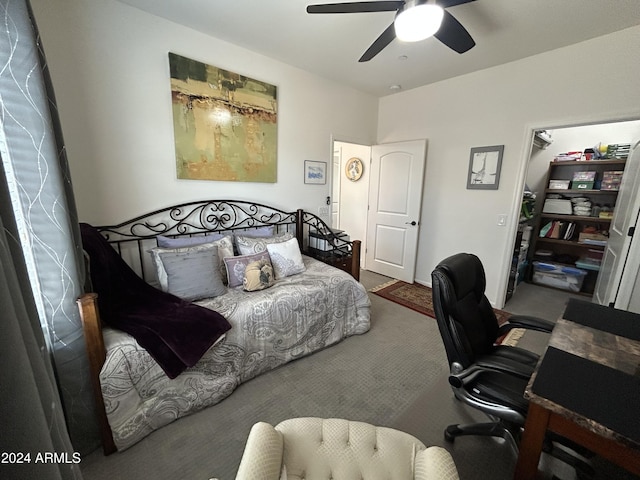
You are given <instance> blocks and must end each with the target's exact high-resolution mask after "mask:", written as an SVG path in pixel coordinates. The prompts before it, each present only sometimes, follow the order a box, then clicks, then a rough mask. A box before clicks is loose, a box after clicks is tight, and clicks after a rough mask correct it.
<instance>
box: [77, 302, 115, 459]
mask: <svg viewBox="0 0 640 480" xmlns="http://www.w3.org/2000/svg"><path fill="white" fill-rule="evenodd" d="M97 302H98V295H97V294H95V293H85V294H84V295H82V296H81V297H80V298H79V299H78V301H77V303H78V308H79V310H80V318H81V319H82V328H83V331H84V339H85V342H86V344H87V355H88V358H89V370H90V375H91V386H92V388H93V396H94V401H95V404H96V414H97V415H98V423H99V426H100V437H101V440H102V450H103V452H104V454H105V455H109V454H111V453H113V452H115V451H116V445H115V443H114V442H113V434H112V433H111V427H110V426H109V421H108V420H107V411H106V410H105V406H104V399H103V398H102V388H101V387H100V370H102V366H103V365H104V362H105V359H106V350H105V347H104V339H103V337H102V327H101V325H100V313H99V312H98V303H97Z"/></svg>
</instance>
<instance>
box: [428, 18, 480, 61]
mask: <svg viewBox="0 0 640 480" xmlns="http://www.w3.org/2000/svg"><path fill="white" fill-rule="evenodd" d="M434 37H436V38H437V39H438V40H440V41H441V42H442V43H444V44H445V45H446V46H447V47H449V48H451V49H452V50H455V51H456V52H458V53H464V52H466V51H468V50H471V49H472V48H473V47H474V46H475V44H476V42H475V41H474V40H473V38H471V35H469V32H467V29H466V28H464V27H463V26H462V24H461V23H460V22H459V21H458V20H456V19H455V18H454V16H453V15H451V14H450V13H449V12H447V11H446V10H445V12H444V18H443V19H442V25H441V26H440V29H439V30H438V31H437V32H436V33H435V34H434Z"/></svg>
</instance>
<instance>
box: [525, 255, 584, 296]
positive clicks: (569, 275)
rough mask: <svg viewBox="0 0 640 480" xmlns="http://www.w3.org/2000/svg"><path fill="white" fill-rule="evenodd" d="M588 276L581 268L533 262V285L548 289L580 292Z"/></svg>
mask: <svg viewBox="0 0 640 480" xmlns="http://www.w3.org/2000/svg"><path fill="white" fill-rule="evenodd" d="M586 275H587V272H586V271H585V270H581V269H580V268H573V267H566V266H564V265H556V264H555V263H543V262H533V283H537V284H539V285H545V286H547V287H555V288H560V289H562V290H568V291H570V292H579V291H580V289H581V288H582V282H583V281H584V277H585V276H586Z"/></svg>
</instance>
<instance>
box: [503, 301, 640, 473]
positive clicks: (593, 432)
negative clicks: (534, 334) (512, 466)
mask: <svg viewBox="0 0 640 480" xmlns="http://www.w3.org/2000/svg"><path fill="white" fill-rule="evenodd" d="M525 397H527V398H528V399H529V402H530V403H529V413H528V415H527V421H526V424H525V427H524V432H523V436H522V440H521V443H520V453H519V456H518V462H517V464H516V470H515V473H514V477H513V478H514V480H534V479H536V478H537V476H538V462H539V460H540V454H541V451H542V443H543V440H544V437H545V434H546V432H547V431H552V432H555V433H557V434H559V435H562V436H564V437H566V438H569V439H571V440H573V441H575V442H576V443H578V444H580V445H583V446H584V447H586V448H588V449H589V450H591V451H592V452H594V453H596V454H598V455H600V456H602V457H603V458H606V459H608V460H609V461H611V462H613V463H615V464H617V465H619V466H621V467H622V468H625V469H626V470H628V471H630V472H632V473H633V474H635V475H640V315H636V314H631V313H629V312H622V311H620V310H615V309H612V308H608V307H602V306H600V305H596V304H592V303H589V302H584V301H581V300H571V301H570V303H569V305H568V306H567V310H566V311H565V314H564V315H563V318H562V319H560V320H558V322H557V324H556V326H555V328H554V330H553V332H552V334H551V338H550V340H549V345H548V347H547V350H546V351H545V353H544V355H543V356H542V358H541V359H540V362H539V363H538V366H537V367H536V371H535V373H534V375H533V376H532V377H531V381H530V382H529V385H528V386H527V389H526V391H525Z"/></svg>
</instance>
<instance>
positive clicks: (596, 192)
mask: <svg viewBox="0 0 640 480" xmlns="http://www.w3.org/2000/svg"><path fill="white" fill-rule="evenodd" d="M618 191H619V190H573V189H570V188H567V189H566V190H561V189H559V188H547V189H545V191H544V193H546V194H547V195H548V194H550V193H557V194H559V195H617V194H618Z"/></svg>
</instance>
